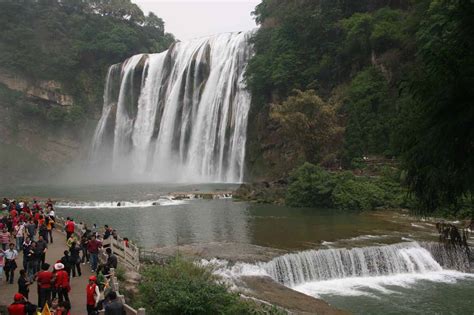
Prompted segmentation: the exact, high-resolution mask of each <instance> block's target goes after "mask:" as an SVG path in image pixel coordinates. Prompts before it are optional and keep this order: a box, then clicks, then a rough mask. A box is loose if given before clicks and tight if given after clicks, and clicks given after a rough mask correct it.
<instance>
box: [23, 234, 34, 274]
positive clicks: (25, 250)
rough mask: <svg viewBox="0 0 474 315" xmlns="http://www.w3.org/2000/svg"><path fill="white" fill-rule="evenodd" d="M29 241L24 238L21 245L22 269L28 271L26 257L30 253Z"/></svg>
mask: <svg viewBox="0 0 474 315" xmlns="http://www.w3.org/2000/svg"><path fill="white" fill-rule="evenodd" d="M31 243H32V242H31V239H30V237H29V236H26V237H25V240H24V241H23V244H22V248H23V269H25V270H26V269H28V267H27V257H28V253H29V251H30V248H31Z"/></svg>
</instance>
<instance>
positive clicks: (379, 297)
mask: <svg viewBox="0 0 474 315" xmlns="http://www.w3.org/2000/svg"><path fill="white" fill-rule="evenodd" d="M234 187H235V186H232V185H188V186H186V185H163V184H133V185H115V186H110V185H89V186H64V185H63V186H16V187H12V186H8V187H0V191H1V195H4V196H30V197H32V196H35V197H41V198H48V197H52V198H53V199H56V200H63V201H74V202H78V203H80V202H86V201H87V202H90V201H95V202H103V201H136V202H139V201H144V200H154V199H158V198H159V197H160V196H161V195H166V193H167V192H172V191H194V190H200V191H212V190H229V189H232V188H234ZM57 213H58V214H59V215H61V216H71V217H73V218H75V219H76V221H83V222H86V223H88V224H92V223H97V224H98V225H100V226H102V225H104V224H109V225H110V226H112V227H113V228H115V229H117V230H118V232H119V234H120V235H122V236H127V237H129V238H130V239H132V240H135V241H136V242H138V243H139V244H140V245H141V246H144V247H156V246H166V245H176V244H177V243H179V244H180V245H182V244H192V243H207V242H234V243H246V244H255V245H261V246H267V247H274V248H279V249H285V250H288V251H291V252H295V251H299V250H305V249H315V248H316V249H319V248H332V247H363V246H373V245H380V244H387V243H396V242H401V241H406V240H426V239H434V238H436V231H435V229H434V226H433V223H430V222H422V221H419V220H417V219H413V218H411V217H409V216H408V215H407V214H403V213H391V212H373V213H363V214H356V213H342V212H337V211H334V210H328V209H293V208H287V207H278V206H273V205H254V204H249V203H246V202H234V201H232V200H229V199H223V200H190V201H185V202H184V203H182V204H171V205H166V206H165V205H158V206H151V207H116V208H78V209H72V208H57ZM400 277H401V278H402V280H403V281H401V282H400V283H395V284H394V283H392V282H391V280H390V278H383V279H381V280H380V279H374V278H370V277H369V278H366V279H362V280H361V279H356V280H357V281H355V284H353V283H352V281H353V279H341V280H339V281H335V282H328V283H327V288H329V289H331V288H334V289H338V290H335V291H334V292H331V290H328V292H324V291H325V290H323V292H320V291H318V292H317V293H314V292H313V293H312V292H311V290H312V289H313V288H312V287H311V284H308V285H307V286H306V287H307V288H306V290H309V291H308V292H306V293H307V294H311V295H314V296H318V297H321V298H323V299H325V300H326V301H328V302H329V303H331V304H333V305H335V306H337V307H339V308H341V309H346V310H349V311H351V312H353V313H355V314H474V293H473V292H474V291H473V289H474V280H473V279H472V278H466V277H460V278H458V279H451V280H450V278H449V277H447V276H446V277H447V278H446V277H445V276H444V275H433V277H431V278H430V277H428V278H430V279H420V280H413V281H408V280H409V279H408V278H409V276H407V279H408V280H407V279H403V278H404V277H405V276H404V275H400ZM405 280H406V281H405ZM358 281H359V282H358ZM360 281H362V282H360ZM378 281H379V282H380V283H379V282H378ZM317 285H320V284H317ZM354 290H355V291H356V292H357V293H355V294H354ZM360 292H362V294H361V293H360Z"/></svg>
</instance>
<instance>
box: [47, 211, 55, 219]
mask: <svg viewBox="0 0 474 315" xmlns="http://www.w3.org/2000/svg"><path fill="white" fill-rule="evenodd" d="M48 215H49V216H50V217H53V218H54V210H51V211H49V213H48Z"/></svg>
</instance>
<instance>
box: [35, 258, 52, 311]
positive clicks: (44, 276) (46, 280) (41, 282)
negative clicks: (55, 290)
mask: <svg viewBox="0 0 474 315" xmlns="http://www.w3.org/2000/svg"><path fill="white" fill-rule="evenodd" d="M48 269H49V264H47V263H45V264H42V265H41V271H40V272H38V273H37V274H36V281H37V282H38V307H39V308H40V309H43V306H44V305H45V304H46V303H48V305H50V304H51V288H52V283H54V279H53V277H54V275H53V273H52V272H51V271H48Z"/></svg>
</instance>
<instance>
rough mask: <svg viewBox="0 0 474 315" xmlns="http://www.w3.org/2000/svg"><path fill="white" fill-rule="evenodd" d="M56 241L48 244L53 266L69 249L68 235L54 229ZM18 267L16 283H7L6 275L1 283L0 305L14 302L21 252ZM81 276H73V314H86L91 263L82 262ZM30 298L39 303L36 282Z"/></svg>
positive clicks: (21, 257)
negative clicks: (67, 244) (67, 243)
mask: <svg viewBox="0 0 474 315" xmlns="http://www.w3.org/2000/svg"><path fill="white" fill-rule="evenodd" d="M53 238H54V243H53V244H51V243H49V244H48V251H47V252H46V262H47V263H49V264H50V265H51V266H53V265H54V263H55V262H56V261H57V260H59V259H61V257H62V256H64V254H63V252H64V250H66V249H67V246H66V235H65V234H63V233H61V232H59V231H57V230H54V234H53ZM17 264H18V268H17V269H16V270H15V279H14V280H15V281H14V284H7V283H6V282H5V275H4V276H3V281H2V282H1V284H0V305H10V304H11V303H12V302H13V295H14V294H15V293H16V292H17V290H18V284H17V280H18V276H19V274H20V270H21V269H22V264H23V253H19V256H18V258H17ZM81 271H82V276H81V277H75V278H72V277H71V280H70V282H71V292H69V299H70V300H71V305H72V309H71V314H72V315H86V314H87V311H86V286H87V283H88V279H89V277H90V276H91V275H92V273H91V269H90V266H89V264H85V265H83V264H81ZM29 300H30V302H31V303H33V304H37V303H38V294H37V289H36V282H35V283H33V284H32V285H31V286H30V294H29Z"/></svg>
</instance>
